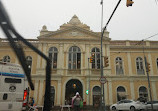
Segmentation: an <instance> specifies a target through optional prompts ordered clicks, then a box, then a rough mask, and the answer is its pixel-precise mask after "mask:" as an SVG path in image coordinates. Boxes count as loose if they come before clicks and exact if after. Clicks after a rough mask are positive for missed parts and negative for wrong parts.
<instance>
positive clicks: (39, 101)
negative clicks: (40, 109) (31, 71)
mask: <svg viewBox="0 0 158 111" xmlns="http://www.w3.org/2000/svg"><path fill="white" fill-rule="evenodd" d="M43 83H44V80H40V87H39V98H38V104H39V105H43V101H42V98H43Z"/></svg>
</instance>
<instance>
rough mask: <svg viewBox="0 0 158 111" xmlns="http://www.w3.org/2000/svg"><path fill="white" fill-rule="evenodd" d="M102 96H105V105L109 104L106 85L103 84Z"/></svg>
mask: <svg viewBox="0 0 158 111" xmlns="http://www.w3.org/2000/svg"><path fill="white" fill-rule="evenodd" d="M104 92H105V93H104V94H105V105H107V104H109V102H108V87H107V83H105V88H104Z"/></svg>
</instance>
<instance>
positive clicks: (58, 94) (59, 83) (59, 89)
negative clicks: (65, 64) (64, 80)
mask: <svg viewBox="0 0 158 111" xmlns="http://www.w3.org/2000/svg"><path fill="white" fill-rule="evenodd" d="M57 105H61V80H58V88H57Z"/></svg>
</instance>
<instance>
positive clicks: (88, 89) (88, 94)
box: [88, 58, 90, 106]
mask: <svg viewBox="0 0 158 111" xmlns="http://www.w3.org/2000/svg"><path fill="white" fill-rule="evenodd" d="M89 59H90V58H88V71H89V77H88V82H89V86H88V98H89V106H90V93H89V92H90V68H89V62H90V60H89Z"/></svg>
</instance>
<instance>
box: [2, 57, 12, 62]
mask: <svg viewBox="0 0 158 111" xmlns="http://www.w3.org/2000/svg"><path fill="white" fill-rule="evenodd" d="M2 61H3V62H10V57H9V56H4V57H3V60H2Z"/></svg>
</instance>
